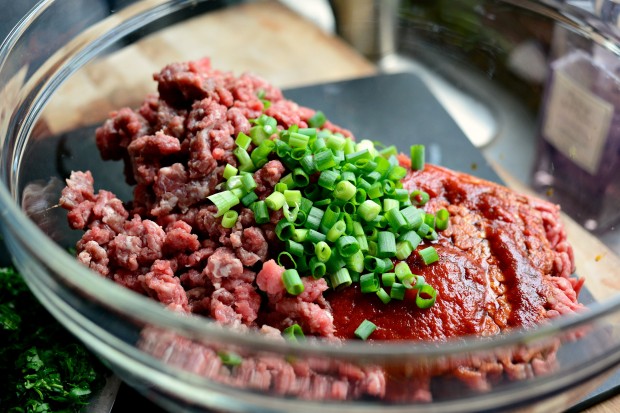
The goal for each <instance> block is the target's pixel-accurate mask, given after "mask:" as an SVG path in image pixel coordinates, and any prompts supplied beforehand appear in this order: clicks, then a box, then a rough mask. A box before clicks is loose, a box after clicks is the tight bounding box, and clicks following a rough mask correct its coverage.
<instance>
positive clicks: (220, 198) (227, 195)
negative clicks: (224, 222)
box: [207, 191, 239, 217]
mask: <svg viewBox="0 0 620 413" xmlns="http://www.w3.org/2000/svg"><path fill="white" fill-rule="evenodd" d="M207 199H208V200H209V201H211V202H213V204H214V205H215V206H216V207H217V213H216V214H215V216H216V217H221V216H222V215H224V213H225V212H226V211H228V210H229V209H230V208H232V207H234V206H235V205H237V204H238V203H239V198H237V197H236V196H235V194H233V193H232V192H231V191H222V192H218V193H217V194H213V195H211V196H208V197H207Z"/></svg>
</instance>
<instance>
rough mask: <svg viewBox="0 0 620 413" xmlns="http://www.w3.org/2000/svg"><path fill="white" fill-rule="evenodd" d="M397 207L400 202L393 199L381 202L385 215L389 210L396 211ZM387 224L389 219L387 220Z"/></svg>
mask: <svg viewBox="0 0 620 413" xmlns="http://www.w3.org/2000/svg"><path fill="white" fill-rule="evenodd" d="M399 206H400V202H398V201H397V200H395V199H391V198H385V199H384V200H383V211H385V215H387V212H388V211H389V210H391V209H394V208H396V209H398V207H399ZM401 215H402V212H401ZM403 218H404V217H403ZM388 222H389V218H388Z"/></svg>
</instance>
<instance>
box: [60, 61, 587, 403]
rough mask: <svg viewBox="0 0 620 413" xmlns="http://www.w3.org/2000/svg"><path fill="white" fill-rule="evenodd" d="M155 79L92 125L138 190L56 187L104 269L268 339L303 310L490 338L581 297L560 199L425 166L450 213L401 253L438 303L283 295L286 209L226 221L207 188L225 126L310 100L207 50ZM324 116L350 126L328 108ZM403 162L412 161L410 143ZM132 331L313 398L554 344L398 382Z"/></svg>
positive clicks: (166, 349) (236, 377) (330, 326)
mask: <svg viewBox="0 0 620 413" xmlns="http://www.w3.org/2000/svg"><path fill="white" fill-rule="evenodd" d="M154 78H155V80H156V81H157V85H158V94H157V95H151V96H148V97H147V98H146V99H145V101H144V103H143V104H142V106H141V107H139V108H138V109H136V110H134V109H130V108H123V109H120V110H118V111H116V112H114V113H112V114H111V116H110V118H109V119H108V120H107V121H106V122H105V123H104V124H103V126H101V127H100V128H99V129H98V130H97V133H96V142H97V146H98V148H99V150H100V152H101V156H102V157H103V158H104V159H111V160H122V161H123V162H124V164H125V172H126V176H127V181H128V183H130V184H132V185H134V196H133V199H132V200H130V201H128V202H123V201H121V200H119V199H118V198H117V197H116V196H115V195H114V194H112V193H110V192H108V191H105V190H100V191H97V192H95V190H94V180H93V177H92V175H91V173H90V172H88V171H86V172H73V173H72V174H71V176H70V177H69V178H68V179H67V186H66V188H65V189H64V190H63V192H62V197H61V199H60V205H61V206H62V207H64V208H65V209H67V210H68V221H69V224H70V226H71V227H72V228H74V229H78V230H83V231H85V232H84V235H83V237H82V239H81V240H80V241H79V242H78V244H77V252H78V260H79V261H80V262H82V263H83V264H84V265H86V266H88V267H90V268H91V269H93V270H94V271H96V272H98V273H99V274H101V276H103V277H106V278H109V279H111V280H114V281H115V282H117V283H119V284H121V285H124V286H125V287H127V288H130V289H132V290H133V291H136V292H137V293H140V294H143V295H146V296H149V297H152V298H153V299H155V300H157V301H159V302H161V303H162V304H164V305H165V306H166V307H167V308H169V309H171V310H174V311H177V312H180V313H184V314H197V315H201V316H206V317H210V318H212V319H214V320H216V321H217V322H218V323H220V324H222V325H226V326H229V327H232V328H235V329H238V330H241V331H243V330H247V329H249V328H252V329H256V330H258V331H260V332H261V333H263V334H264V335H265V336H267V337H271V338H273V339H275V340H282V337H281V335H280V331H281V330H283V329H285V328H286V327H289V326H291V325H293V324H299V325H300V326H301V327H302V329H303V330H304V333H305V334H307V335H313V336H317V337H322V338H325V339H328V340H330V341H336V342H337V341H340V340H342V339H348V338H352V337H353V331H354V330H355V328H356V327H357V326H358V325H359V323H360V321H361V320H363V319H370V320H371V321H374V322H375V324H377V325H378V326H379V327H378V328H377V330H376V331H375V333H373V336H372V338H373V339H374V340H433V341H446V340H450V339H453V338H456V337H461V336H465V335H478V336H487V337H488V336H494V335H497V334H500V333H501V332H503V331H506V330H509V329H513V328H519V327H524V328H531V327H534V326H536V325H538V324H540V323H542V322H544V321H545V320H548V319H551V318H554V317H557V316H558V315H561V314H567V313H572V312H574V311H577V310H579V309H581V305H580V304H578V302H577V294H578V292H579V289H580V287H581V285H582V283H583V281H582V280H577V279H574V278H571V277H570V275H571V274H572V272H573V256H572V250H571V248H570V246H569V244H568V243H567V241H566V234H565V232H564V229H563V226H562V224H561V222H560V219H559V209H558V207H557V206H555V205H552V204H549V203H548V202H545V201H541V200H537V199H533V198H530V197H526V196H522V195H518V194H515V193H514V192H512V191H510V190H508V189H506V188H504V187H502V186H499V185H496V184H493V183H490V182H487V181H483V180H480V179H478V178H475V177H472V176H470V175H466V174H462V173H457V172H453V171H449V170H446V169H444V168H441V167H436V166H432V165H427V166H426V168H425V169H424V170H423V171H417V172H412V173H409V175H408V176H407V177H406V178H405V179H404V181H403V182H404V187H405V188H407V189H410V190H413V189H423V190H425V191H426V192H428V193H429V194H430V195H431V201H430V202H429V203H428V204H427V205H426V207H425V208H426V210H427V211H428V212H435V211H437V210H438V209H440V208H447V209H448V210H449V211H450V217H451V218H450V226H449V228H448V229H447V230H445V231H443V232H441V233H440V237H439V239H438V240H437V241H436V242H435V246H436V248H437V250H438V252H439V255H440V257H441V260H440V262H439V263H436V264H433V265H431V266H423V265H421V264H420V260H419V256H418V255H417V253H414V254H412V256H411V257H410V259H409V260H408V263H409V265H410V266H411V268H412V270H413V272H414V273H416V274H422V275H423V276H424V277H425V279H426V281H427V282H429V283H430V284H431V285H433V286H435V288H436V289H437V290H438V292H439V295H438V298H437V302H436V303H435V305H434V306H433V307H431V308H430V309H428V310H420V309H418V308H416V307H415V305H413V306H412V305H410V304H408V302H407V301H403V302H399V303H390V305H389V306H383V305H381V304H379V303H378V298H377V297H375V296H374V295H372V296H371V295H363V294H361V293H360V292H359V291H358V289H357V288H356V287H351V288H348V289H345V290H343V291H339V292H333V291H330V290H328V285H327V283H326V282H325V280H323V279H319V280H315V279H313V278H305V279H304V280H303V282H304V286H305V291H304V292H303V293H302V294H300V295H298V296H292V295H289V294H288V293H287V292H286V291H285V289H284V287H283V285H282V281H281V274H282V271H283V269H282V268H281V267H280V266H278V265H277V264H276V263H275V262H274V261H273V258H274V257H275V256H276V253H277V252H279V251H280V249H281V247H282V246H281V245H280V243H279V241H278V240H277V238H276V237H275V234H274V227H275V223H277V221H278V220H279V219H282V215H281V212H280V213H277V212H276V213H274V212H272V214H271V222H269V223H267V224H262V225H257V224H256V223H255V221H254V216H253V213H252V211H251V210H250V209H248V208H240V207H238V212H239V219H238V221H237V223H236V224H235V226H234V227H233V228H231V229H227V228H224V227H223V226H222V225H221V219H220V218H218V217H216V216H215V215H216V208H215V207H214V206H213V205H209V202H208V201H207V200H206V197H207V196H209V195H212V194H213V193H215V192H216V191H217V190H216V186H217V185H218V183H220V182H222V180H223V177H222V174H223V170H224V167H225V165H227V164H230V165H233V166H236V165H237V159H236V156H235V155H234V154H233V153H232V150H233V148H234V139H235V137H236V136H237V134H238V133H239V132H244V133H247V132H249V129H250V127H251V123H250V121H249V120H250V119H253V118H257V117H258V116H259V115H261V114H262V113H266V114H267V115H269V116H272V117H274V118H275V119H276V120H277V121H278V127H279V128H281V129H282V128H288V127H289V126H291V125H294V124H296V125H299V127H302V128H303V127H307V126H308V120H309V119H310V117H311V116H313V115H314V113H315V112H314V110H311V109H308V108H304V107H301V106H298V105H297V104H295V103H294V102H291V101H289V100H286V99H284V97H283V96H282V93H281V92H280V90H278V89H277V88H275V87H273V86H271V85H269V84H268V83H266V82H265V81H264V80H262V79H260V78H258V77H256V76H253V75H249V74H244V75H241V76H239V77H235V76H233V75H232V74H230V73H228V72H220V71H217V70H214V69H212V68H211V65H210V62H209V60H208V59H203V60H199V61H196V62H189V63H179V64H172V65H169V66H166V67H165V68H164V69H163V70H162V71H161V72H160V73H158V74H156V75H155V76H154ZM259 92H260V95H262V98H263V99H265V100H268V101H269V102H271V105H270V107H268V108H265V106H264V101H263V100H262V99H260V98H259V97H258V96H259ZM324 128H326V129H329V130H331V131H333V132H340V133H342V134H343V135H345V136H351V134H350V132H348V131H347V130H345V129H342V128H340V127H338V126H336V125H333V124H331V123H329V122H327V123H326V124H325V125H324ZM400 161H401V164H403V165H407V163H408V160H407V159H406V158H404V157H402V158H401V159H400ZM285 173H286V168H285V167H284V165H282V163H281V162H280V161H278V160H276V159H272V160H270V161H269V162H267V163H266V164H265V165H264V166H263V167H262V168H260V169H258V170H257V171H256V172H255V173H254V178H255V181H256V183H257V185H258V187H257V189H256V193H257V195H258V196H259V197H260V198H261V199H263V198H264V197H265V196H267V195H268V194H269V193H271V192H272V191H273V187H274V186H275V184H276V183H277V182H278V181H279V179H280V178H281V177H282V176H283V175H284V174H285ZM352 309H355V311H352ZM379 310H380V311H379ZM140 346H141V347H142V348H143V350H145V351H147V352H149V353H150V354H153V355H154V356H156V357H160V358H163V359H164V361H166V362H168V363H171V364H174V365H177V366H179V367H182V368H186V369H189V370H191V371H194V372H196V373H198V374H201V375H204V376H207V377H209V378H212V379H214V380H218V381H221V382H223V383H226V384H229V385H233V386H238V387H250V388H253V389H257V390H263V391H265V390H269V391H273V392H274V393H276V394H279V395H287V396H297V397H302V398H309V399H321V400H323V399H355V398H360V397H373V398H389V399H392V400H404V399H407V400H421V401H423V400H430V398H431V390H430V387H431V380H432V378H433V377H436V376H442V377H450V378H454V379H456V380H458V381H461V382H463V383H466V384H467V385H468V386H469V387H471V388H472V389H477V390H485V389H488V388H489V387H490V386H491V385H492V383H493V382H495V381H497V380H499V379H501V378H511V379H518V378H524V377H530V376H532V375H537V374H543V373H544V372H546V371H548V370H550V369H551V368H552V367H553V364H554V362H555V350H556V349H557V343H549V345H547V346H543V347H541V348H537V349H534V350H532V349H531V348H528V349H519V350H517V351H516V352H514V353H511V354H509V355H508V354H503V355H502V354H499V355H493V356H491V357H480V358H477V359H476V360H469V361H468V362H467V363H465V364H460V365H459V364H454V363H439V364H438V365H436V366H434V367H433V368H429V367H428V366H425V367H424V368H420V370H419V371H417V370H416V369H415V368H414V369H413V370H411V369H410V370H409V371H408V373H407V374H408V376H407V380H404V381H403V380H402V377H400V375H399V374H398V372H397V371H391V372H387V371H385V370H382V369H378V368H376V367H372V366H365V367H360V366H356V365H353V364H350V363H343V362H339V363H333V362H328V361H326V360H320V359H317V360H304V361H303V362H302V361H294V360H293V361H292V360H290V359H285V358H283V357H276V356H273V355H271V356H268V355H255V356H252V357H244V358H243V362H242V363H241V364H240V365H238V366H235V367H232V368H231V367H229V366H224V365H223V364H222V363H221V360H220V358H219V357H218V356H217V351H218V349H217V348H216V347H217V346H209V345H202V344H197V343H194V342H192V341H190V340H187V339H184V338H181V337H178V336H174V335H171V334H169V333H166V332H162V331H159V330H156V329H145V331H144V333H143V337H142V340H141V342H140ZM412 371H413V372H414V373H415V374H414V375H413V376H412V375H411V374H412ZM405 382H406V383H407V388H403V385H402V383H405ZM412 383H413V386H414V387H413V388H412V387H411V386H412Z"/></svg>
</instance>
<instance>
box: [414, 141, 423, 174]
mask: <svg viewBox="0 0 620 413" xmlns="http://www.w3.org/2000/svg"><path fill="white" fill-rule="evenodd" d="M411 169H412V170H414V171H420V170H422V169H424V145H412V146H411Z"/></svg>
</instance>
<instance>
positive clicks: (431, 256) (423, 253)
mask: <svg viewBox="0 0 620 413" xmlns="http://www.w3.org/2000/svg"><path fill="white" fill-rule="evenodd" d="M418 253H419V254H420V257H421V258H422V261H423V262H424V264H426V265H430V264H432V263H434V262H437V261H439V254H437V250H436V249H435V247H426V248H424V249H421V250H420V251H418Z"/></svg>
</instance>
